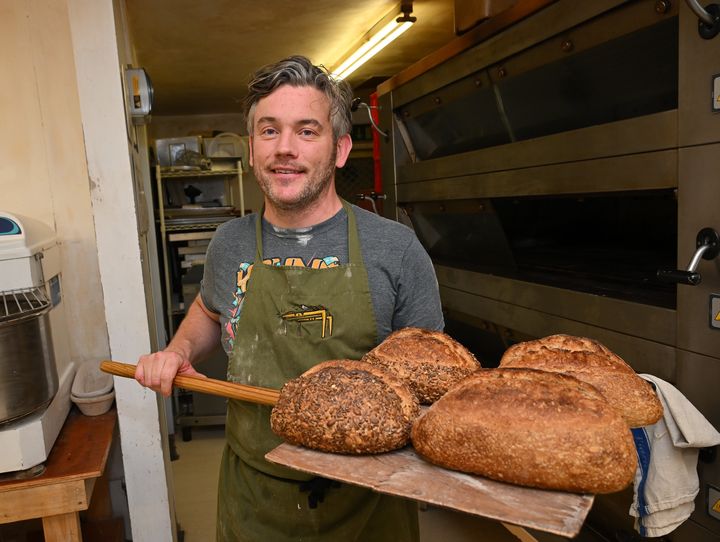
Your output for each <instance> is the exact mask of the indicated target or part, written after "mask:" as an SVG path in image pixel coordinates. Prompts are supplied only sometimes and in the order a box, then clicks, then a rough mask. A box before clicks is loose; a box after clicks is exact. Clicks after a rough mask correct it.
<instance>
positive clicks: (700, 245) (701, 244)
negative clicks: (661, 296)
mask: <svg viewBox="0 0 720 542" xmlns="http://www.w3.org/2000/svg"><path fill="white" fill-rule="evenodd" d="M695 246H696V247H697V250H696V251H695V254H693V257H692V259H691V260H690V263H689V264H688V268H687V270H686V271H683V270H682V269H658V272H657V277H658V279H659V280H661V281H662V282H675V283H678V284H689V285H690V286H697V285H698V284H700V282H701V281H702V276H701V275H700V273H698V272H697V271H696V270H697V267H698V264H699V263H700V259H701V258H702V259H704V260H714V259H715V258H717V257H718V254H720V236H718V233H717V232H716V231H715V230H714V229H712V228H703V229H702V230H700V231H699V232H698V234H697V237H696V239H695Z"/></svg>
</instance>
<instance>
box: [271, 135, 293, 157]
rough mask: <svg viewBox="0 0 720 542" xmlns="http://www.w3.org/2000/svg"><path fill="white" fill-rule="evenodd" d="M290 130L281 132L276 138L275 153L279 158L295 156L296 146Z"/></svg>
mask: <svg viewBox="0 0 720 542" xmlns="http://www.w3.org/2000/svg"><path fill="white" fill-rule="evenodd" d="M296 143H297V142H296V140H295V137H294V134H293V132H292V130H283V131H282V132H280V134H279V136H278V138H277V146H276V147H275V153H276V154H278V155H281V156H296V155H297V144H296Z"/></svg>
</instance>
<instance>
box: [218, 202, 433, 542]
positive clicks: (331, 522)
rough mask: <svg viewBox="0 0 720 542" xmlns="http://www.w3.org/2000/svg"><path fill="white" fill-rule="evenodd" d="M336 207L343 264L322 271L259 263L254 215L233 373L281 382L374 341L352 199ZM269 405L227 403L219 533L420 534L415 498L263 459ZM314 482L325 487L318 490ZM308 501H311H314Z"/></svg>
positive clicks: (248, 379)
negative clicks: (343, 229) (344, 240)
mask: <svg viewBox="0 0 720 542" xmlns="http://www.w3.org/2000/svg"><path fill="white" fill-rule="evenodd" d="M343 206H344V208H345V210H346V212H347V215H348V259H349V263H348V264H346V265H340V266H337V267H330V268H324V269H313V268H308V267H293V266H274V265H268V264H265V263H263V262H262V218H261V217H262V213H260V214H259V215H258V219H257V223H256V237H257V241H256V246H257V250H256V255H255V262H254V264H253V270H252V273H251V275H250V279H249V283H248V288H247V290H246V293H245V298H244V300H243V306H242V312H241V313H240V320H239V322H238V324H237V329H236V334H235V340H234V347H233V350H232V352H231V353H230V362H229V369H228V378H229V379H230V380H231V381H234V382H239V383H242V384H250V385H254V386H264V387H268V388H278V389H279V388H281V387H282V385H283V384H284V383H285V382H286V381H288V380H290V379H292V378H295V377H297V376H298V375H300V374H302V373H303V372H305V371H306V370H308V369H310V368H311V367H312V366H314V365H316V364H318V363H320V362H322V361H326V360H329V359H345V358H347V359H360V357H362V355H363V354H364V353H365V352H367V351H368V350H370V349H371V348H373V347H374V346H375V344H376V340H377V331H376V326H375V318H374V312H373V307H372V301H371V298H370V289H369V284H368V278H367V271H366V269H365V267H364V265H363V261H362V254H361V249H360V241H359V238H358V233H357V226H356V224H355V215H354V213H353V211H352V209H351V207H350V205H349V204H347V203H346V202H343ZM270 410H271V407H268V406H263V405H256V404H252V403H248V402H244V401H237V400H230V401H229V403H228V416H227V423H226V429H225V430H226V434H227V439H228V445H227V446H226V448H225V453H224V454H223V459H222V464H221V470H220V483H219V490H218V492H219V499H218V521H217V540H218V541H223V542H237V541H248V542H250V541H252V542H282V541H286V540H287V541H291V540H292V541H298V540H302V541H313V542H320V541H328V542H345V541H348V542H351V541H357V542H360V541H363V542H365V541H367V542H371V541H372V542H405V541H408V542H410V541H417V540H419V531H418V523H417V505H416V503H415V502H414V501H408V500H404V499H398V498H394V497H390V496H387V495H381V494H379V493H375V492H372V491H370V490H367V489H363V488H359V487H356V486H350V485H340V486H338V484H332V485H331V484H330V483H329V482H328V481H326V480H323V479H312V476H310V475H306V474H304V473H301V472H299V471H294V470H291V469H287V468H284V467H279V466H277V465H273V464H271V463H269V462H267V461H266V460H265V459H264V456H265V454H266V453H267V452H269V451H270V450H272V449H273V448H275V447H276V446H278V445H279V444H280V443H281V442H282V440H281V439H280V438H279V437H277V436H275V434H274V433H272V431H271V430H270ZM328 486H330V487H328ZM318 487H322V488H323V491H319V492H317V491H316V489H317V488H318ZM308 489H311V491H308ZM309 496H311V498H310V499H309V498H308V497H309ZM309 501H311V503H312V504H315V502H313V501H318V504H317V506H316V507H314V508H311V507H310V506H309Z"/></svg>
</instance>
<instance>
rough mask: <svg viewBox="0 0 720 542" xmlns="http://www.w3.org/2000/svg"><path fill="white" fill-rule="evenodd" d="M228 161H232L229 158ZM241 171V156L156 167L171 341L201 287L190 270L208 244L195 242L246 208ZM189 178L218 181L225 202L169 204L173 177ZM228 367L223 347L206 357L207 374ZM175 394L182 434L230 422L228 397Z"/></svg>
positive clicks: (176, 179)
mask: <svg viewBox="0 0 720 542" xmlns="http://www.w3.org/2000/svg"><path fill="white" fill-rule="evenodd" d="M223 165H226V166H227V165H229V164H228V163H227V162H226V163H224V164H223ZM242 173H243V170H242V162H240V161H238V162H236V163H235V162H233V164H232V168H229V167H226V168H225V169H210V170H172V169H167V168H162V167H160V166H157V167H156V182H157V195H158V198H157V199H158V213H157V216H158V222H159V228H160V238H161V245H162V251H163V252H162V254H163V272H164V277H165V295H164V298H165V299H164V302H165V315H166V321H167V323H166V326H167V327H166V329H167V335H168V341H169V340H170V339H171V338H172V336H173V335H174V334H175V331H176V329H177V325H178V324H179V322H180V320H181V319H182V317H183V316H184V315H185V312H186V310H187V308H188V307H189V305H190V303H192V299H190V298H191V297H192V298H194V296H195V295H197V292H198V291H199V285H197V284H196V283H195V280H194V279H195V278H196V277H191V274H192V273H193V266H194V265H195V264H204V257H205V254H204V252H205V250H206V247H203V246H193V247H191V246H190V245H191V244H192V243H195V242H197V241H201V242H207V241H209V240H210V238H211V237H212V236H213V233H214V232H215V229H216V228H217V227H218V226H219V225H220V224H222V223H223V222H225V221H227V220H229V219H231V218H233V217H235V216H242V215H244V214H245V201H244V194H243V185H242V180H243V178H242ZM189 181H191V182H192V183H193V184H194V185H197V186H201V185H202V184H203V183H206V184H207V183H213V186H214V189H215V190H214V191H215V192H222V207H219V208H213V207H207V208H200V209H197V208H195V209H183V208H182V207H178V202H177V201H172V203H173V205H172V206H170V205H167V203H168V202H169V201H170V198H169V196H168V194H169V193H170V192H172V193H174V194H176V195H177V194H179V193H182V190H181V189H180V188H181V187H173V188H175V189H176V190H172V191H170V190H166V188H167V187H168V186H167V185H168V183H186V182H189ZM219 182H222V190H219V184H218V183H219ZM210 188H212V187H210ZM211 191H212V190H211ZM173 199H177V198H173ZM203 244H204V243H203ZM190 254H192V256H190ZM190 257H193V258H196V259H194V260H192V261H190V262H187V265H188V266H189V267H186V268H185V269H184V267H183V263H182V262H181V260H186V259H188V258H190ZM195 274H197V273H195ZM184 279H189V280H188V281H187V282H188V283H189V284H186V281H185V280H184ZM198 280H199V279H198ZM185 297H187V298H188V299H185ZM226 369H227V357H226V356H225V352H224V351H223V350H222V348H220V347H218V348H217V349H216V351H214V352H213V353H212V354H211V355H210V356H209V357H208V359H207V360H205V361H204V362H203V369H202V371H203V372H205V373H206V374H208V376H211V377H213V378H219V379H222V378H225V372H226ZM174 399H175V400H174V407H175V416H174V421H175V424H176V426H177V427H179V428H180V429H181V431H182V438H183V440H191V438H192V428H193V427H197V426H201V425H222V424H223V423H225V413H224V410H225V403H224V400H222V399H221V398H217V397H212V396H206V395H202V394H194V393H192V392H190V391H187V390H182V389H176V390H175V391H174Z"/></svg>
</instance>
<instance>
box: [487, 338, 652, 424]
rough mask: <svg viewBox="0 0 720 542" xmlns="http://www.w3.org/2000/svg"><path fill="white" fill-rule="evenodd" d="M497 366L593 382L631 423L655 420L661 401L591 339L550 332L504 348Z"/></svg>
mask: <svg viewBox="0 0 720 542" xmlns="http://www.w3.org/2000/svg"><path fill="white" fill-rule="evenodd" d="M500 367H525V368H531V369H540V370H543V371H551V372H555V373H564V374H568V375H571V376H574V377H575V378H577V379H578V380H582V381H583V382H587V383H588V384H592V385H593V386H595V387H596V388H597V389H598V390H599V391H600V393H602V394H603V396H605V398H606V399H607V400H608V402H609V403H610V405H611V406H612V407H614V408H616V409H617V410H618V412H620V414H621V415H622V417H623V418H625V421H626V422H627V424H628V425H629V426H630V427H642V426H645V425H650V424H653V423H655V422H657V421H658V420H659V419H660V418H661V417H662V415H663V408H662V404H661V403H660V401H659V399H658V398H657V395H655V391H654V390H653V388H652V386H651V385H650V384H649V383H648V382H647V381H646V380H643V379H642V378H640V377H639V376H638V375H637V374H636V373H635V371H634V370H633V369H632V367H630V366H629V365H628V364H627V363H625V361H624V360H623V359H622V358H621V357H620V356H618V355H617V354H615V353H614V352H612V351H610V350H609V349H608V348H607V347H605V346H604V345H602V344H600V343H599V342H597V341H594V340H592V339H587V338H585V337H573V336H571V335H551V336H549V337H544V338H542V339H538V340H536V341H527V342H522V343H518V344H515V345H513V346H511V347H510V348H508V349H507V351H506V352H505V354H504V355H503V357H502V359H501V360H500Z"/></svg>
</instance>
